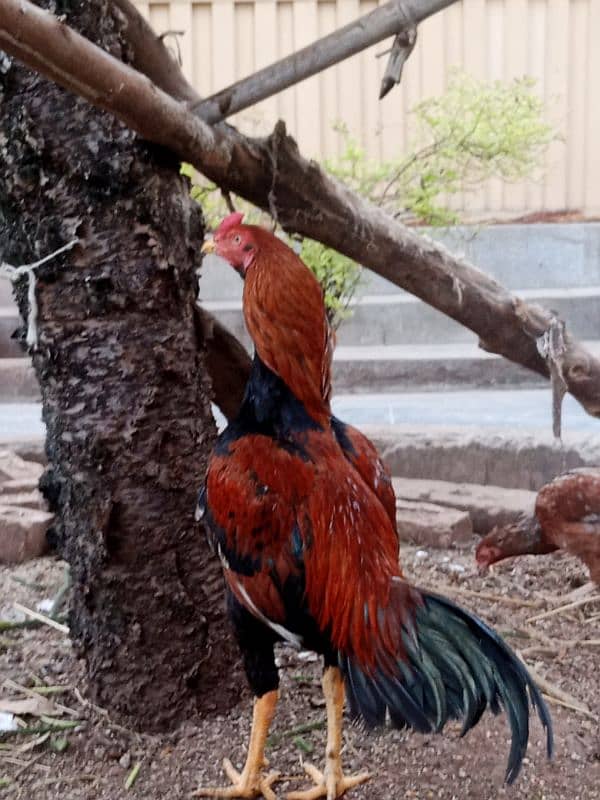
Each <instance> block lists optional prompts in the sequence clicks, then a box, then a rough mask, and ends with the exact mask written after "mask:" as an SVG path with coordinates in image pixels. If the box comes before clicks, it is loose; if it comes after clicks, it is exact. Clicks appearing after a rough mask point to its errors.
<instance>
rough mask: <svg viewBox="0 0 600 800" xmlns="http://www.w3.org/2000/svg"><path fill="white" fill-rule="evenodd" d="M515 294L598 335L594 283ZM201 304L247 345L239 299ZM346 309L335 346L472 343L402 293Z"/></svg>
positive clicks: (582, 332)
mask: <svg viewBox="0 0 600 800" xmlns="http://www.w3.org/2000/svg"><path fill="white" fill-rule="evenodd" d="M517 294H518V295H519V296H520V297H522V298H523V299H524V300H526V301H527V302H529V303H537V304H539V305H542V306H544V307H546V308H548V309H552V310H554V311H556V313H557V314H558V315H559V317H561V319H564V320H565V321H566V322H567V324H568V327H569V330H570V331H571V332H572V333H573V335H575V336H576V337H577V338H580V339H600V286H591V287H580V288H576V289H536V290H530V289H525V290H522V291H520V292H517ZM203 307H204V308H206V310H207V311H210V312H211V313H212V314H214V315H215V316H216V317H217V318H218V319H220V320H221V322H222V323H223V324H224V325H225V326H226V327H227V328H229V330H230V331H231V332H232V333H234V334H235V335H236V336H237V337H238V338H239V339H240V340H241V341H243V342H244V343H245V344H246V346H247V347H250V340H249V337H248V334H247V333H246V329H245V326H244V320H243V316H242V306H241V301H237V300H227V301H225V300H215V301H207V302H205V303H203ZM351 310H352V314H351V316H350V317H349V318H348V319H346V320H344V321H343V322H342V323H341V325H340V326H339V328H338V332H337V341H338V345H340V346H359V345H360V346H364V345H370V346H373V345H397V344H398V345H401V344H404V345H406V344H409V343H410V344H413V343H414V344H419V345H422V344H436V343H438V342H444V343H445V344H450V343H457V344H458V343H464V344H466V343H473V342H476V339H475V335H474V334H473V333H472V332H471V331H469V330H467V329H466V328H464V327H463V326H462V325H459V324H458V323H457V322H454V320H452V319H450V318H449V317H447V316H446V315H445V314H442V313H441V312H440V311H437V310H436V309H434V308H431V306H428V305H427V304H426V303H423V302H422V301H421V300H419V299H418V298H416V297H414V296H412V295H409V294H407V293H406V292H403V293H398V292H397V293H396V294H378V295H365V296H363V297H360V298H358V299H357V300H356V301H355V302H353V303H352V304H351Z"/></svg>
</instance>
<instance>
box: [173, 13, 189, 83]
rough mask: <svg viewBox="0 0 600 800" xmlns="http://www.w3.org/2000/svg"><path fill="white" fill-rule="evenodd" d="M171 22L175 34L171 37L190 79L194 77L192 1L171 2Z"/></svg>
mask: <svg viewBox="0 0 600 800" xmlns="http://www.w3.org/2000/svg"><path fill="white" fill-rule="evenodd" d="M169 16H170V24H171V29H172V30H173V31H174V32H175V35H174V36H173V37H172V38H171V41H170V44H172V47H173V49H174V50H175V52H176V54H177V57H178V59H179V62H180V64H181V69H182V70H183V74H184V75H185V77H186V78H187V79H188V81H189V80H191V79H192V72H193V63H192V59H193V56H192V4H191V3H187V2H184V3H181V2H180V3H171V8H170V15H169Z"/></svg>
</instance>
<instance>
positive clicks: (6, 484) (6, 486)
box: [0, 478, 39, 503]
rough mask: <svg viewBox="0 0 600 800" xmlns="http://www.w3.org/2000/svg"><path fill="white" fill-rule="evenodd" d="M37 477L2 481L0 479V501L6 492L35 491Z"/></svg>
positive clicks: (21, 492) (0, 501)
mask: <svg viewBox="0 0 600 800" xmlns="http://www.w3.org/2000/svg"><path fill="white" fill-rule="evenodd" d="M38 483H39V479H38V478H23V479H22V480H14V481H2V480H1V479H0V503H2V502H3V500H2V498H3V497H5V496H6V495H7V494H24V493H25V494H28V493H29V492H36V491H37V488H38Z"/></svg>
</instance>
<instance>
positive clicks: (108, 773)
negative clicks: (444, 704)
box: [0, 547, 600, 800]
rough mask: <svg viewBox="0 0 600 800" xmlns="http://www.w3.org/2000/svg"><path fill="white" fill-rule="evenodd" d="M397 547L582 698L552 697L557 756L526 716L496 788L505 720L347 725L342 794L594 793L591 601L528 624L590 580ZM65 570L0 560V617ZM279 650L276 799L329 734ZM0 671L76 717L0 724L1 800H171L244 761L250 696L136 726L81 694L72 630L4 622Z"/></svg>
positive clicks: (597, 773)
mask: <svg viewBox="0 0 600 800" xmlns="http://www.w3.org/2000/svg"><path fill="white" fill-rule="evenodd" d="M403 554H404V555H403V563H404V568H405V571H406V572H407V573H408V574H409V575H410V576H411V577H412V578H413V579H414V581H415V582H416V583H418V584H420V585H425V586H428V587H431V588H435V589H436V590H437V591H438V592H440V593H446V594H449V595H451V596H452V597H453V599H455V600H457V601H458V602H460V603H461V604H463V605H465V606H467V607H469V608H470V609H472V610H476V611H477V612H478V613H479V614H480V615H481V616H482V617H483V618H484V619H485V620H486V621H488V622H489V623H491V624H492V625H494V626H495V627H497V628H498V629H499V630H500V632H501V633H503V634H504V635H505V636H506V637H507V638H508V639H509V641H510V642H511V643H512V645H513V647H515V648H516V649H518V650H519V651H521V652H522V653H523V655H524V657H525V659H526V660H527V662H528V664H529V665H530V666H531V667H533V669H534V670H535V672H536V673H537V674H538V675H539V676H542V677H543V678H544V679H546V680H547V681H548V682H549V683H550V684H551V685H552V686H554V687H557V688H558V689H559V690H562V692H564V693H567V694H566V695H563V701H562V702H563V703H564V702H566V703H567V704H568V705H576V706H580V708H579V710H574V709H571V708H567V707H565V705H560V704H558V702H557V701H556V700H553V701H551V705H550V708H551V711H552V713H553V719H554V728H555V740H556V754H555V758H554V760H553V761H552V762H550V763H549V762H547V761H546V758H545V754H544V742H543V735H542V729H541V726H540V725H539V723H538V722H537V720H535V721H532V734H531V740H530V746H529V750H528V753H527V757H526V760H525V764H524V767H523V771H522V773H521V775H520V777H519V779H518V780H517V783H516V784H515V785H514V786H513V787H505V786H504V785H503V775H504V768H505V764H506V757H507V754H508V736H507V727H506V723H505V720H504V719H503V718H501V717H500V718H497V719H496V718H493V717H491V716H490V715H486V716H484V718H483V720H482V721H481V722H480V723H479V725H478V726H477V728H476V729H475V730H474V731H472V732H471V733H470V734H468V736H467V737H466V738H464V739H460V738H459V736H458V728H457V727H455V726H451V727H449V728H447V729H446V730H445V731H444V734H443V735H441V736H439V735H438V736H422V735H417V734H413V733H407V732H405V731H402V732H399V731H386V732H383V733H379V734H366V733H365V732H363V731H361V730H359V729H358V728H355V727H352V726H350V725H347V726H346V728H345V734H344V736H345V748H344V762H345V767H346V770H347V771H359V770H363V769H365V768H367V769H369V770H371V771H372V772H373V773H374V777H373V779H372V780H371V781H370V782H369V783H368V784H365V785H364V786H362V787H359V788H357V789H355V790H353V791H352V792H350V793H349V794H348V795H347V796H348V797H349V798H351V800H367V799H368V800H390V799H391V798H394V799H395V798H418V799H419V800H426V798H446V799H447V800H451V798H457V800H458V798H460V800H492V798H507V799H508V800H525V799H526V800H559V799H560V800H564V798H568V800H600V730H599V724H600V723H599V718H600V691H599V689H600V677H599V672H600V647H599V646H598V644H599V640H600V601H598V600H596V601H593V602H590V603H587V604H586V605H581V606H579V607H577V608H573V609H570V610H564V611H561V612H560V613H556V614H554V615H553V616H550V617H548V618H547V619H544V620H540V621H537V622H536V621H533V622H528V621H527V620H528V619H530V618H531V617H533V616H535V615H539V614H542V613H544V612H546V611H551V610H552V609H558V608H559V607H560V606H561V605H563V604H564V600H563V599H564V597H565V596H566V595H568V594H569V593H570V592H572V591H573V590H574V589H575V588H576V587H577V586H579V585H581V584H582V583H583V582H585V580H586V574H585V570H584V568H583V567H581V565H580V564H579V563H578V562H576V561H575V560H573V559H571V558H569V557H565V556H562V555H558V556H545V557H540V558H533V557H528V558H525V559H521V560H519V561H518V562H517V561H514V562H512V563H511V562H505V564H504V565H501V566H499V568H497V569H495V570H494V571H493V572H492V573H490V574H489V575H487V576H485V577H480V576H479V575H477V574H476V573H475V570H474V567H473V556H472V550H466V551H464V552H457V551H444V550H435V551H434V550H429V551H426V552H425V551H418V550H417V549H416V548H414V547H405V548H404V550H403ZM62 574H63V565H61V564H60V563H59V562H57V561H56V560H54V559H52V558H44V559H39V560H38V561H35V562H32V563H30V564H27V565H22V566H19V567H15V568H11V569H9V568H0V587H2V588H1V594H0V619H4V620H6V619H9V618H11V617H12V618H14V614H15V611H14V607H13V602H14V601H15V600H16V601H19V602H21V603H23V604H24V605H26V606H28V607H29V608H32V607H34V606H35V605H36V603H38V602H39V601H40V600H41V599H43V598H45V597H49V596H50V595H51V594H52V592H53V591H54V590H55V588H56V587H57V586H58V585H59V584H60V582H61V577H62ZM567 599H570V598H567ZM594 642H595V644H594ZM279 660H280V664H281V675H282V698H281V701H280V705H279V709H278V712H277V715H276V718H275V722H274V725H273V729H272V736H271V739H270V746H269V750H268V757H269V759H270V762H271V766H272V767H273V768H276V769H278V770H280V771H281V772H282V773H283V776H284V779H283V780H282V782H281V783H279V784H277V786H276V787H275V788H276V793H277V796H278V797H284V796H285V792H286V791H289V790H290V789H291V788H295V789H296V788H303V787H307V786H308V781H307V780H306V779H305V777H304V776H303V772H302V767H301V763H302V760H303V759H306V760H309V761H311V762H314V763H315V764H317V765H320V764H321V762H322V757H323V752H324V739H325V731H324V710H323V705H322V698H321V690H320V680H319V679H320V666H319V664H318V663H317V662H316V661H313V660H310V658H309V659H307V658H306V657H305V656H304V655H303V654H297V653H295V652H293V651H290V650H287V649H281V650H280V651H279ZM0 675H2V681H3V682H4V683H3V686H2V687H1V688H0V698H3V699H6V698H9V697H10V698H21V699H23V698H26V695H24V694H19V692H18V690H17V689H16V688H15V686H14V684H11V683H10V681H14V682H15V683H16V684H18V685H20V686H25V687H32V686H35V685H36V684H37V685H40V684H45V685H46V686H59V687H63V689H62V690H60V693H59V690H46V692H48V691H51V692H53V691H56V694H47V695H46V696H47V697H49V698H51V699H52V700H53V702H55V703H59V704H61V706H64V707H65V708H64V709H62V708H61V707H60V706H59V707H58V709H56V710H57V711H58V712H59V713H58V718H59V719H60V720H67V722H68V720H75V721H76V722H77V723H79V722H80V723H81V724H77V726H76V727H74V728H70V729H68V730H64V731H59V732H52V733H50V732H47V731H46V732H44V727H43V723H42V727H40V720H39V719H38V720H37V721H36V720H34V721H33V722H32V718H31V717H26V719H27V721H28V725H29V726H30V728H33V731H34V732H30V733H26V734H19V735H18V736H17V735H14V734H0V796H6V797H11V798H12V797H15V798H23V800H30V798H31V799H34V798H35V800H46V798H48V800H50V799H51V798H63V799H64V800H79V798H82V799H83V798H85V800H118V798H129V797H130V798H132V800H134V799H136V798H144V800H159V799H160V800H162V798H169V799H170V800H175V798H184V797H188V796H189V795H190V793H191V792H192V791H193V790H194V789H195V788H196V787H197V786H198V785H200V784H201V785H205V786H206V785H215V784H216V785H220V784H222V783H224V780H223V773H222V770H221V761H222V759H223V757H224V756H229V757H231V759H232V761H233V762H234V764H237V765H239V766H241V764H242V762H243V758H244V753H245V744H246V743H247V738H248V732H249V725H250V715H251V701H250V698H247V699H246V701H244V702H243V703H241V704H240V705H239V707H237V708H235V709H233V710H232V711H231V712H230V713H229V714H227V715H226V716H218V717H214V718H211V719H194V720H191V721H190V722H189V723H187V724H186V725H184V726H183V727H182V728H180V729H179V730H178V731H176V732H175V733H171V734H168V735H161V736H146V735H140V734H137V733H135V732H133V731H131V730H128V729H127V728H125V727H121V726H119V725H118V724H116V723H115V722H113V721H111V720H110V719H109V717H108V716H107V714H106V713H105V712H103V711H102V710H101V709H97V708H93V707H91V706H90V705H89V704H87V703H86V701H85V699H84V697H85V681H84V677H83V669H82V665H81V664H80V663H78V662H77V661H76V660H75V658H74V656H73V654H72V651H71V649H70V645H69V640H68V638H67V637H66V636H65V634H64V633H61V632H60V631H56V630H53V629H50V628H48V627H45V626H44V627H37V628H18V629H12V630H4V631H0ZM7 681H8V683H7ZM42 691H44V690H42ZM569 696H570V699H569ZM586 708H587V710H586ZM36 729H37V731H38V732H37V733H35V730H36ZM137 765H139V769H137ZM136 770H137V775H136V774H135V773H136ZM133 778H135V780H133Z"/></svg>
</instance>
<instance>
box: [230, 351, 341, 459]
mask: <svg viewBox="0 0 600 800" xmlns="http://www.w3.org/2000/svg"><path fill="white" fill-rule="evenodd" d="M327 424H329V419H328V420H327ZM322 427H323V426H322V425H320V424H319V423H318V422H317V421H316V420H315V419H314V418H313V417H312V416H311V415H310V414H309V413H308V412H307V410H306V408H305V407H304V405H303V404H302V403H301V402H300V400H299V399H298V398H297V397H296V396H295V395H294V393H293V392H292V391H291V390H290V389H289V388H288V386H286V384H285V383H284V382H283V381H282V380H281V378H280V377H279V376H278V375H275V373H274V372H273V371H272V370H270V369H269V368H268V367H267V366H266V365H265V364H264V363H263V362H262V361H261V359H260V357H259V356H258V355H255V356H254V360H253V362H252V370H251V372H250V377H249V379H248V383H247V384H246V391H245V394H244V399H243V401H242V405H241V407H240V410H239V412H238V414H237V416H236V418H235V420H233V421H232V422H231V423H230V424H229V426H228V427H227V428H226V429H225V431H224V432H223V433H222V434H221V437H220V439H219V445H218V448H225V449H227V448H228V447H229V445H230V444H231V442H232V441H235V440H236V439H238V438H239V437H241V436H246V435H248V434H258V435H263V436H269V437H270V438H273V439H277V440H278V441H279V442H280V443H281V444H282V446H286V447H293V448H295V449H296V450H298V451H301V450H302V446H301V441H302V434H304V433H305V432H307V431H310V430H321V429H322ZM299 454H300V455H302V453H301V452H300V453H299Z"/></svg>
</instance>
